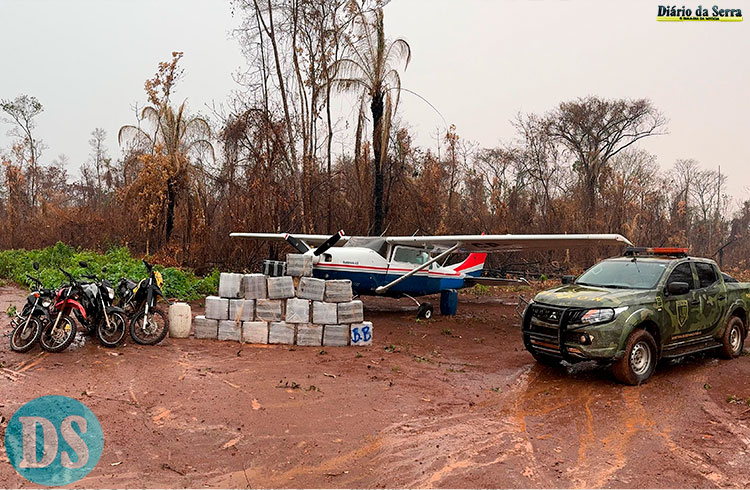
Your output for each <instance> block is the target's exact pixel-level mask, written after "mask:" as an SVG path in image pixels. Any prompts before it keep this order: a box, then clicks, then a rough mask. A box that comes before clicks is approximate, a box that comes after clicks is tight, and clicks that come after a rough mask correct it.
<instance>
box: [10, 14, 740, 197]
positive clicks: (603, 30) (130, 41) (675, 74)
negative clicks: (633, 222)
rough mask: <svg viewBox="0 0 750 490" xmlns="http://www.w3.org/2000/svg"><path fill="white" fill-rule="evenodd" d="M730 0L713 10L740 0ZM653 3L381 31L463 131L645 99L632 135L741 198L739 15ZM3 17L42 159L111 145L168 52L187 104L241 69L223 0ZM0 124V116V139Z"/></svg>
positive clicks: (220, 94) (414, 117)
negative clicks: (655, 114) (674, 16)
mask: <svg viewBox="0 0 750 490" xmlns="http://www.w3.org/2000/svg"><path fill="white" fill-rule="evenodd" d="M733 1H734V3H733V4H731V5H730V4H728V3H727V4H721V5H720V6H721V7H727V8H729V7H744V6H745V5H746V3H745V2H740V1H739V0H733ZM683 3H684V2H683ZM693 3H695V5H693ZM693 3H690V2H687V3H685V5H686V6H688V7H691V8H695V7H696V6H697V3H698V2H693ZM704 3H705V2H704ZM658 4H659V3H658V2H655V1H647V0H638V1H630V2H616V1H606V2H605V1H602V0H591V1H582V0H569V1H560V0H527V1H521V0H507V1H504V0H495V1H491V0H451V1H449V0H392V2H391V3H390V4H389V5H388V7H386V11H385V22H386V33H387V35H388V36H390V37H403V38H405V39H406V40H407V41H408V42H409V43H410V45H411V48H412V63H411V65H410V66H409V68H408V69H407V70H406V72H405V73H404V74H403V77H402V83H403V86H404V87H405V88H408V89H410V90H413V91H415V92H417V93H419V94H420V95H422V96H423V97H425V98H426V99H428V100H429V101H430V102H431V103H432V104H433V105H434V106H435V107H436V108H437V109H438V110H439V111H440V113H442V115H443V116H444V118H445V120H446V121H447V123H448V124H455V125H456V127H457V130H458V133H459V135H460V136H461V137H462V138H465V139H469V140H475V141H477V142H478V143H479V144H480V145H482V146H494V145H497V144H498V143H500V142H503V141H509V140H510V139H512V138H513V136H514V133H513V130H512V127H511V125H510V123H509V121H510V120H511V119H512V118H513V117H514V115H515V114H516V113H518V112H519V111H521V112H540V113H542V112H546V111H548V110H550V109H552V108H553V107H554V106H555V105H557V104H558V103H559V102H560V101H563V100H570V99H574V98H576V97H582V96H586V95H599V96H603V97H612V98H614V97H617V98H621V97H626V98H640V97H647V98H649V99H651V100H652V101H653V103H654V104H655V105H656V106H657V107H658V108H659V109H660V110H661V111H662V112H663V113H664V114H665V115H666V117H667V118H668V119H669V126H668V128H669V134H668V135H665V136H659V137H655V138H651V139H649V140H647V141H646V142H644V143H643V145H642V146H644V147H645V148H646V149H647V150H649V151H651V152H652V153H654V154H655V155H656V156H657V158H658V162H659V164H660V165H661V166H662V167H664V168H668V167H670V166H671V165H672V164H673V163H674V161H675V159H678V158H695V159H696V160H698V161H700V162H701V164H702V165H703V166H704V167H707V168H714V169H715V168H717V167H718V166H719V165H721V170H722V173H726V174H728V175H729V176H730V180H729V190H730V193H731V194H732V195H733V196H734V197H735V198H736V199H743V200H744V199H746V198H748V197H750V196H747V194H748V192H749V191H750V168H749V167H748V163H750V162H749V161H748V160H750V159H749V158H748V154H749V152H748V149H747V145H746V140H747V139H748V138H749V137H750V51H749V50H748V46H750V43H749V41H750V35H749V34H748V29H749V28H750V25H748V22H749V21H747V20H746V21H744V22H739V23H718V22H704V23H699V22H696V23H687V22H657V21H656V20H655V18H656V14H657V5H658ZM680 5H682V4H680ZM707 5H708V4H707ZM711 5H713V4H711ZM748 10H749V12H750V9H748ZM743 14H745V15H746V16H747V14H748V12H743ZM0 20H1V24H0V53H1V56H0V60H1V61H2V65H0V66H1V68H0V98H4V99H9V98H13V97H15V96H16V95H18V94H20V93H26V94H29V95H34V96H36V97H37V98H38V99H39V100H40V102H42V104H43V105H44V107H45V112H44V114H43V115H42V116H41V117H39V120H38V135H39V137H40V138H41V139H43V140H44V142H45V143H46V144H47V145H48V146H49V148H48V149H47V150H46V151H45V154H44V156H43V161H44V162H49V161H51V160H52V159H53V158H55V157H56V156H57V155H58V154H59V153H65V154H66V155H68V157H70V160H71V167H73V168H70V169H69V171H71V172H72V173H73V174H75V175H77V167H78V166H79V165H80V163H81V162H83V161H84V160H85V159H86V158H87V155H88V153H89V148H88V143H87V141H88V139H89V134H90V132H91V131H92V130H93V129H94V128H95V127H103V128H104V129H106V130H107V131H108V133H109V148H110V154H111V155H113V156H119V155H120V151H119V148H118V147H117V142H116V133H117V130H118V128H119V127H120V126H122V125H123V124H129V123H132V122H133V121H134V117H133V111H132V108H131V107H132V105H133V104H135V103H136V102H138V103H139V104H141V105H143V103H144V102H145V96H144V92H143V82H144V80H145V79H147V78H149V77H150V76H152V75H153V73H154V71H155V69H156V65H157V63H158V62H159V61H162V60H166V59H168V58H169V57H170V53H171V52H172V51H173V50H178V51H184V52H185V56H184V58H183V62H182V65H183V67H184V68H185V78H184V80H183V81H182V82H181V83H180V86H179V87H178V93H177V95H178V96H179V97H180V98H182V97H186V98H187V99H188V103H189V104H190V107H191V108H193V109H202V108H203V106H204V105H205V104H211V103H212V102H216V103H217V104H218V103H221V102H223V101H224V100H226V98H227V96H228V95H229V93H230V91H231V90H232V89H233V88H234V87H235V84H234V81H233V78H232V74H233V73H235V72H236V71H237V70H238V69H239V68H240V67H241V66H242V65H243V58H242V56H241V54H240V52H239V49H238V46H237V43H236V42H235V41H234V40H232V39H231V38H230V37H229V36H228V32H229V31H230V30H231V29H232V27H233V26H234V25H235V23H236V19H233V18H232V15H231V12H230V6H229V2H228V0H0ZM401 109H402V116H403V118H404V119H405V120H406V121H407V122H408V123H409V125H410V126H411V127H412V129H413V130H414V131H415V132H416V134H417V143H419V144H421V145H423V146H427V145H432V146H434V145H435V141H434V133H435V131H436V128H443V129H444V124H443V120H442V119H441V118H440V116H438V115H437V114H436V113H435V111H434V110H433V109H431V108H430V107H429V106H428V105H427V104H425V103H424V102H422V101H420V100H419V99H418V98H416V97H415V96H413V95H410V94H408V93H405V94H404V95H403V96H402V106H401ZM7 129H8V126H5V125H3V126H2V127H0V148H2V147H7V146H8V143H9V138H7V137H6V135H5V133H6V131H7Z"/></svg>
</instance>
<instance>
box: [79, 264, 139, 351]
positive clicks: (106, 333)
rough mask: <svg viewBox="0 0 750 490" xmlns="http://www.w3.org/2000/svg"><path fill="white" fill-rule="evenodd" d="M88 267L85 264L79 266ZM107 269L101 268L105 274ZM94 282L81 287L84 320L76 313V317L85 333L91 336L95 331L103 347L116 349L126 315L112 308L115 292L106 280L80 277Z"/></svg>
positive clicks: (120, 310)
mask: <svg viewBox="0 0 750 490" xmlns="http://www.w3.org/2000/svg"><path fill="white" fill-rule="evenodd" d="M81 265H82V266H83V267H88V264H86V263H85V262H84V263H82V264H81ZM106 272H107V268H106V267H103V268H102V273H103V274H105V273H106ZM81 277H83V278H86V279H89V280H92V281H94V282H92V283H87V284H82V285H81V291H82V294H81V303H82V304H83V307H84V309H85V310H86V318H82V317H81V314H80V313H79V312H78V311H76V316H77V317H78V321H79V322H80V323H81V325H82V326H83V327H84V328H85V329H86V332H87V333H89V334H92V333H93V332H94V331H96V336H97V338H98V339H99V342H101V344H102V345H103V346H105V347H117V346H118V345H119V344H120V342H122V339H123V338H124V337H125V333H126V331H127V322H126V321H125V318H126V316H127V314H126V313H125V310H123V309H122V308H119V307H117V306H113V305H112V302H113V301H114V299H115V290H114V288H113V287H112V283H111V282H109V280H107V279H104V278H102V279H99V278H97V277H96V276H95V275H91V274H86V275H83V276H81Z"/></svg>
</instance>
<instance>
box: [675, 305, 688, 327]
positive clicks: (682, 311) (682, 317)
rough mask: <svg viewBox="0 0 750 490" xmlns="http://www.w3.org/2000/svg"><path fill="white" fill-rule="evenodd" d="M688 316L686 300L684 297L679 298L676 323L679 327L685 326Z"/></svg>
mask: <svg viewBox="0 0 750 490" xmlns="http://www.w3.org/2000/svg"><path fill="white" fill-rule="evenodd" d="M687 317H688V302H687V300H686V299H681V300H679V301H678V302H677V323H679V324H680V327H684V326H685V322H687Z"/></svg>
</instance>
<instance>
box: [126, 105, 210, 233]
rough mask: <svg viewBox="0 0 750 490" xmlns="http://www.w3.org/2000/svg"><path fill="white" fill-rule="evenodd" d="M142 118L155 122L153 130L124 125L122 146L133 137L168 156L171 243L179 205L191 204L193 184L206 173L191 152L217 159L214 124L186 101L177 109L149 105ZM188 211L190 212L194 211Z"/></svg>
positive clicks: (145, 148)
mask: <svg viewBox="0 0 750 490" xmlns="http://www.w3.org/2000/svg"><path fill="white" fill-rule="evenodd" d="M141 119H142V120H145V121H149V122H150V123H151V125H152V132H151V133H149V132H148V131H146V130H144V129H143V128H141V127H140V126H132V125H126V126H123V127H121V128H120V131H119V133H118V141H119V143H120V145H122V143H123V142H124V141H128V140H130V141H132V142H134V143H135V145H136V146H137V147H140V148H142V149H143V151H147V152H150V153H156V152H159V153H161V156H163V157H165V158H164V162H165V167H166V168H165V169H164V170H165V172H166V175H167V178H166V203H165V207H166V220H165V221H166V224H165V228H164V236H165V241H166V242H169V239H170V237H171V236H172V230H173V229H174V216H175V205H176V204H177V201H178V200H180V199H183V198H184V199H185V200H186V201H187V204H188V206H190V204H191V203H190V197H191V194H192V192H191V190H192V187H193V185H195V184H196V183H197V182H198V181H199V180H200V179H199V177H200V175H199V174H201V173H202V169H201V168H200V167H198V166H197V165H196V164H194V163H193V162H192V161H191V159H190V155H191V153H193V152H194V151H196V150H199V149H201V148H202V149H205V150H207V151H208V152H209V153H210V155H211V157H212V158H214V150H213V145H212V144H211V142H210V140H209V139H210V137H211V127H210V126H209V124H208V122H207V121H206V120H205V119H203V118H201V117H198V116H193V117H190V116H189V115H188V114H187V113H186V110H185V102H183V103H182V104H180V105H179V106H178V107H177V108H176V109H175V108H173V107H172V106H171V105H169V104H168V103H167V102H164V103H162V104H160V105H159V106H157V107H153V106H146V107H144V109H143V111H142V113H141ZM188 213H189V214H190V210H189V211H188ZM188 221H190V220H188ZM188 226H190V223H188ZM188 233H189V230H188Z"/></svg>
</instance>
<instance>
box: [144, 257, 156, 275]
mask: <svg viewBox="0 0 750 490" xmlns="http://www.w3.org/2000/svg"><path fill="white" fill-rule="evenodd" d="M141 260H142V261H143V265H145V266H146V269H148V271H149V272H151V269H153V268H154V266H153V265H151V264H149V263H148V262H146V259H141Z"/></svg>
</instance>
